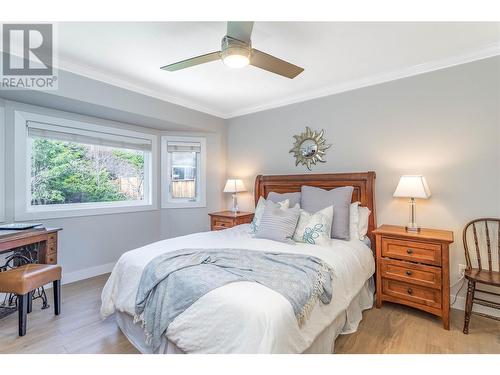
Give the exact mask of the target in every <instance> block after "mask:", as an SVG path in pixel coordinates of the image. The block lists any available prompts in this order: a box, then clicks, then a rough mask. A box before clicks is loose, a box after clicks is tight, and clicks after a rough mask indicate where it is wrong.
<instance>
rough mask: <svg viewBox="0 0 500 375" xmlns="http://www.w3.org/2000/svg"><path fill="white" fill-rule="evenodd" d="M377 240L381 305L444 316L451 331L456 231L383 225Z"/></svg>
mask: <svg viewBox="0 0 500 375" xmlns="http://www.w3.org/2000/svg"><path fill="white" fill-rule="evenodd" d="M373 233H374V234H375V237H376V249H377V252H376V262H377V302H376V306H377V307H378V308H379V307H380V306H381V305H382V302H383V301H389V302H394V303H400V304H403V305H406V306H411V307H414V308H417V309H420V310H423V311H427V312H429V313H431V314H434V315H437V316H439V317H441V319H442V320H443V326H444V328H445V329H450V275H449V272H450V270H449V250H448V248H449V245H450V244H451V243H452V242H453V232H450V231H446V230H437V229H424V228H422V230H421V231H420V232H417V233H412V232H407V231H406V230H405V228H404V227H400V226H396V225H382V226H381V227H379V228H377V229H376V230H375V231H373Z"/></svg>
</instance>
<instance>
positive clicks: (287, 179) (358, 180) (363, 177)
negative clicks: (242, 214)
mask: <svg viewBox="0 0 500 375" xmlns="http://www.w3.org/2000/svg"><path fill="white" fill-rule="evenodd" d="M302 185H307V186H315V187H319V188H322V189H326V190H331V189H334V188H337V187H341V186H353V187H354V191H353V193H352V202H361V205H362V206H365V207H368V208H369V209H370V210H371V212H372V213H371V215H370V218H369V220H368V237H369V238H370V240H371V243H372V248H375V238H374V235H373V234H372V232H373V231H374V230H375V228H376V225H377V223H376V211H375V172H362V173H325V174H296V175H275V176H262V175H259V176H257V178H256V179H255V190H254V192H255V193H254V194H255V204H257V202H258V201H259V197H261V196H262V197H264V198H267V195H268V194H269V193H270V192H271V191H274V192H276V193H292V192H296V191H300V190H301V187H302Z"/></svg>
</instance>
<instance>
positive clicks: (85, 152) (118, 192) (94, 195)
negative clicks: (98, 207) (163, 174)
mask: <svg viewBox="0 0 500 375" xmlns="http://www.w3.org/2000/svg"><path fill="white" fill-rule="evenodd" d="M31 163H32V167H31V204H32V205H49V204H65V203H87V202H113V201H126V200H137V199H142V186H143V180H144V153H142V152H137V151H128V150H117V149H113V148H110V147H103V146H97V145H96V146H93V145H83V144H78V143H73V142H62V141H54V140H49V139H43V138H35V139H33V143H32V160H31ZM123 179H129V180H127V181H130V179H132V181H133V182H134V183H133V184H130V183H128V184H127V185H126V188H124V187H123V185H122V184H121V181H122V180H123ZM131 186H132V187H131Z"/></svg>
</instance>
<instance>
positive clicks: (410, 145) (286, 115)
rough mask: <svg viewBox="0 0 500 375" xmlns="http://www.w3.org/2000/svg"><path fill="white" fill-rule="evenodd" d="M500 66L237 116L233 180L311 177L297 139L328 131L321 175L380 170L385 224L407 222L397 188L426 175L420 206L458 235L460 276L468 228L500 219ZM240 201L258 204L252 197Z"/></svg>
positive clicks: (422, 218) (232, 129)
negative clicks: (300, 161) (294, 150)
mask: <svg viewBox="0 0 500 375" xmlns="http://www.w3.org/2000/svg"><path fill="white" fill-rule="evenodd" d="M499 69H500V58H498V57H496V58H490V59H487V60H482V61H477V62H474V63H469V64H465V65H461V66H457V67H453V68H450V69H444V70H440V71H436V72H432V73H427V74H423V75H419V76H415V77H411V78H406V79H401V80H398V81H393V82H390V83H385V84H381V85H376V86H372V87H367V88H363V89H359V90H355V91H351V92H346V93H342V94H337V95H333V96H329V97H324V98H321V99H316V100H312V101H308V102H303V103H298V104H294V105H290V106H286V107H281V108H277V109H273V110H269V111H265V112H260V113H255V114H250V115H246V116H242V117H238V118H233V119H230V120H228V125H229V128H228V148H227V162H228V165H227V173H228V176H235V177H241V178H244V179H245V181H246V184H247V186H248V187H250V188H252V189H253V180H254V178H255V175H257V174H261V173H262V174H288V173H308V172H307V170H306V169H305V167H295V166H294V159H293V157H292V154H289V153H288V151H289V150H290V148H291V147H292V143H293V142H292V141H293V139H292V135H294V134H297V133H300V132H302V131H303V130H304V129H305V126H306V125H307V126H310V127H311V128H312V129H325V131H326V133H325V134H326V138H327V139H328V141H329V142H330V143H332V144H333V146H332V148H331V149H330V150H329V151H328V152H327V162H326V163H325V164H321V165H318V166H316V167H314V168H313V172H317V173H318V172H319V173H326V172H348V171H367V170H373V171H376V173H377V180H376V208H377V221H378V223H379V224H382V223H392V224H401V225H404V224H405V223H406V222H407V219H408V204H407V201H406V200H405V199H394V198H393V197H392V193H393V192H394V189H395V187H396V185H397V182H398V180H399V176H400V175H402V174H420V173H421V174H423V175H424V176H425V177H426V178H427V181H428V183H429V186H430V189H431V192H432V194H433V195H432V197H431V199H429V200H427V201H422V200H421V201H419V202H418V207H417V214H418V215H417V218H418V222H419V223H420V224H421V225H423V226H426V227H436V228H443V229H450V230H452V231H454V234H455V244H454V245H453V246H452V247H451V249H450V252H451V266H450V267H451V281H452V282H454V281H456V280H457V279H458V264H459V263H464V256H463V248H462V245H461V230H462V228H463V225H464V224H465V223H466V222H467V221H468V220H469V219H472V218H476V217H480V216H493V217H498V216H500V168H499V165H500V151H499V139H500V138H499V136H500V132H499V106H500V95H499V85H500V71H499ZM226 204H228V205H229V202H226ZM240 207H242V208H243V209H253V198H252V196H251V194H250V193H247V194H244V195H242V196H241V198H240Z"/></svg>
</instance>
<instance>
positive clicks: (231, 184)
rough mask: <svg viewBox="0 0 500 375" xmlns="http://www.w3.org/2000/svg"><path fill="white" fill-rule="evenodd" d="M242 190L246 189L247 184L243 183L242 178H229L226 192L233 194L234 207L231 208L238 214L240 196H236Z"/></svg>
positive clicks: (225, 188)
mask: <svg viewBox="0 0 500 375" xmlns="http://www.w3.org/2000/svg"><path fill="white" fill-rule="evenodd" d="M242 191H246V188H245V185H244V184H243V181H242V180H240V179H233V178H231V179H228V180H227V182H226V186H225V187H224V193H232V194H233V208H232V209H231V211H233V213H234V214H237V213H238V212H239V209H238V198H237V197H236V194H237V193H239V192H242Z"/></svg>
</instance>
